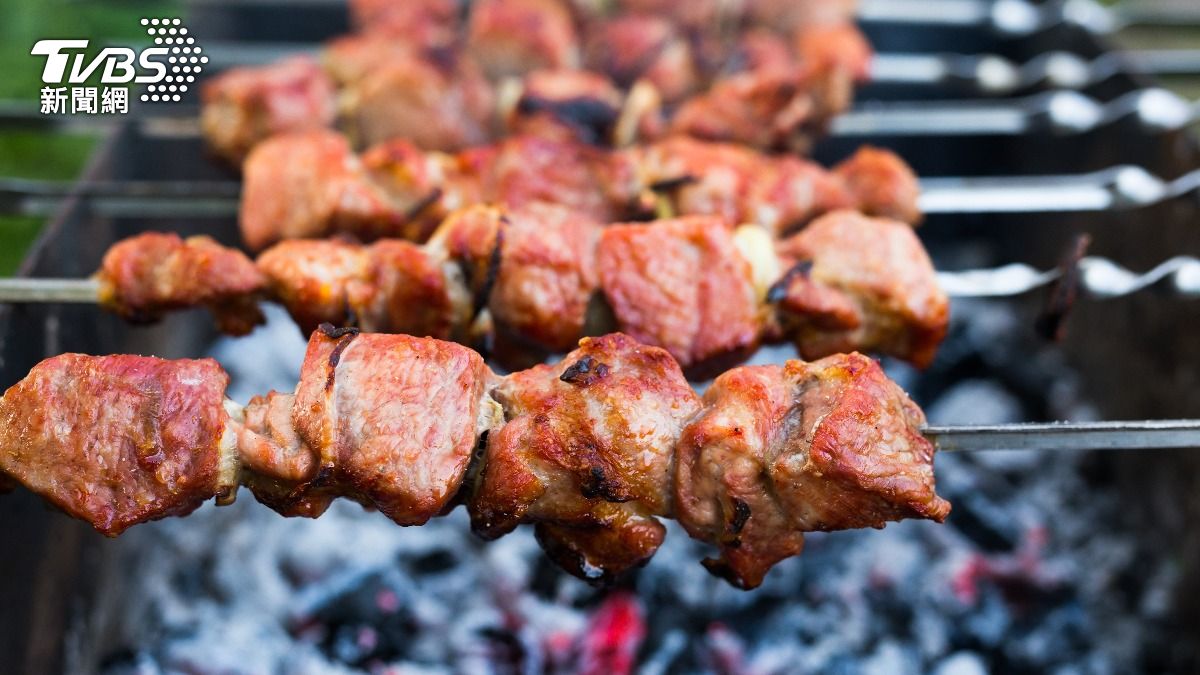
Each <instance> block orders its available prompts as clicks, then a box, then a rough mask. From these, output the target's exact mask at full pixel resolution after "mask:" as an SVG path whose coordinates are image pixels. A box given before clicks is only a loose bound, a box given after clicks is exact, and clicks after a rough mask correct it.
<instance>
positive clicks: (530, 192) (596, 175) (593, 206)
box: [461, 136, 625, 223]
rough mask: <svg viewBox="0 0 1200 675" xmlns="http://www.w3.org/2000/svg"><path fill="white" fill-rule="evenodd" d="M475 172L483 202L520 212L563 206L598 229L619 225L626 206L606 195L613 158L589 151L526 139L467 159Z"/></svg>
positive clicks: (558, 142)
mask: <svg viewBox="0 0 1200 675" xmlns="http://www.w3.org/2000/svg"><path fill="white" fill-rule="evenodd" d="M461 161H462V162H464V164H467V165H470V166H473V167H474V174H475V175H477V176H479V179H480V184H481V197H482V198H483V200H484V201H487V202H494V203H497V204H503V205H505V206H508V207H510V208H514V209H519V208H522V207H524V206H527V205H529V204H533V203H537V202H545V203H550V204H561V205H562V206H565V207H567V208H569V209H571V210H572V211H574V212H575V213H576V214H578V215H579V217H581V218H587V219H590V220H593V221H595V222H598V223H610V222H613V221H615V220H617V219H618V217H619V214H621V213H622V212H623V211H624V207H625V204H623V203H618V202H614V199H613V197H612V195H611V194H610V193H609V191H608V190H607V188H606V186H607V185H608V184H609V176H610V172H611V171H612V168H611V166H610V157H609V153H607V152H604V151H602V150H600V149H599V148H594V147H592V146H589V145H585V144H582V143H575V142H566V141H561V140H554V139H547V138H537V137H530V136H522V137H517V138H510V139H506V140H504V141H502V142H500V143H499V144H497V145H495V146H492V147H490V148H483V149H479V150H477V151H472V152H467V153H464V155H463V158H462V160H461Z"/></svg>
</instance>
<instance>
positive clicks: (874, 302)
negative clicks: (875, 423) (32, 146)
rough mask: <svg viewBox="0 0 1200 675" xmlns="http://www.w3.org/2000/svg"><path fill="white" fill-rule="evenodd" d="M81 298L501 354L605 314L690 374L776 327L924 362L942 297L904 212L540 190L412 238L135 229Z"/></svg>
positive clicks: (565, 346)
mask: <svg viewBox="0 0 1200 675" xmlns="http://www.w3.org/2000/svg"><path fill="white" fill-rule="evenodd" d="M96 278H97V280H98V282H99V288H100V290H99V293H98V299H99V300H100V302H101V303H102V304H103V305H104V306H106V307H107V308H109V309H111V310H113V311H115V312H117V313H118V314H121V315H122V316H125V317H127V318H131V319H142V320H146V319H150V318H153V317H155V316H158V315H161V314H162V313H163V312H164V311H169V310H173V309H178V308H184V307H195V306H206V307H209V308H210V309H211V310H212V311H213V313H214V314H215V315H216V317H217V320H218V324H219V325H220V326H221V328H222V329H223V330H225V331H226V332H230V333H234V334H240V333H244V332H247V331H248V330H249V329H250V328H252V327H253V326H254V325H255V324H256V323H258V321H259V319H260V315H259V313H258V308H257V306H255V304H254V302H255V301H256V300H257V299H258V298H259V297H260V296H263V295H266V296H269V297H272V298H274V299H276V300H278V301H279V302H281V303H282V304H283V305H284V306H286V307H287V309H288V310H289V311H290V312H291V314H292V316H293V317H294V318H295V319H296V321H297V322H298V323H299V324H300V325H301V327H302V328H303V329H305V330H311V329H313V328H315V327H316V326H317V325H318V324H320V323H325V322H329V323H333V324H336V325H343V324H346V323H351V324H354V325H357V326H358V327H361V328H363V329H365V330H369V331H379V332H397V333H399V332H403V333H410V334H415V335H428V336H432V337H437V338H443V339H454V340H457V341H463V342H467V343H474V342H476V341H478V340H480V338H481V337H483V336H481V335H479V334H478V331H479V330H481V328H482V329H486V328H487V326H488V325H489V324H490V326H491V330H490V331H489V332H491V333H492V334H493V335H492V337H493V338H494V339H495V341H496V353H497V356H498V357H499V358H500V359H501V360H502V361H504V362H506V363H510V364H528V363H530V362H537V361H540V360H542V358H544V357H545V355H546V354H547V353H562V352H565V351H567V350H569V349H571V347H572V346H573V345H574V344H575V343H576V342H577V341H578V340H579V339H580V338H581V337H583V336H584V335H589V334H590V335H596V334H600V333H604V332H608V331H610V330H621V331H623V332H626V333H629V334H631V335H633V336H634V337H635V338H637V339H639V340H641V341H643V342H645V343H647V344H652V345H655V346H660V347H663V348H665V349H666V350H667V351H669V352H670V353H671V354H672V356H673V357H674V358H675V359H676V360H677V361H679V363H681V364H682V365H683V366H684V368H686V369H688V370H689V372H692V373H694V374H700V373H703V372H705V371H707V370H711V369H712V368H713V367H714V366H716V367H720V366H723V365H728V364H730V363H733V362H737V361H739V360H741V359H742V358H744V357H746V356H748V355H749V354H751V353H752V352H753V351H755V350H756V349H757V348H758V346H759V345H760V344H761V343H762V342H777V341H781V340H792V341H794V342H795V344H796V346H797V348H798V349H799V351H800V353H801V354H803V355H804V356H805V357H806V358H817V357H821V356H825V355H827V354H831V353H836V352H841V351H851V350H856V349H857V350H864V351H878V352H882V353H886V354H890V355H894V356H897V357H900V358H904V359H907V360H909V361H912V362H913V363H915V364H917V365H922V366H923V365H927V364H928V363H929V362H930V361H931V360H932V358H933V355H934V353H935V351H936V349H937V346H938V344H939V343H940V342H941V339H942V337H943V335H944V333H945V331H946V326H947V321H948V301H947V299H946V296H945V294H944V293H943V292H942V291H941V290H940V287H939V286H938V283H937V278H936V274H935V272H934V269H933V266H932V263H931V262H930V260H929V257H928V256H927V255H926V253H925V251H924V249H923V248H922V247H921V244H920V241H919V240H918V239H917V237H916V235H915V234H914V233H913V231H912V229H911V228H910V227H908V226H907V225H904V224H902V223H897V222H894V221H887V220H883V219H871V218H867V217H865V216H862V215H859V214H857V213H854V212H848V211H844V212H836V213H833V214H830V215H827V216H825V217H823V218H821V219H819V220H817V221H816V222H814V223H813V224H812V225H810V226H809V227H808V228H806V229H805V230H803V231H801V232H800V233H798V234H796V235H793V236H792V237H789V238H787V239H784V240H782V241H780V242H773V241H772V240H771V239H770V237H769V236H767V235H766V233H765V232H764V231H763V230H762V228H759V227H757V226H753V225H751V226H743V227H741V228H738V229H737V230H733V229H732V228H730V227H729V225H728V224H727V223H725V222H724V221H722V220H721V219H720V218H715V217H699V216H693V217H687V218H680V219H674V220H662V221H655V222H652V223H631V224H623V225H610V226H602V225H600V224H598V223H592V222H589V221H587V220H585V219H582V218H579V217H577V216H576V215H575V214H574V213H572V212H571V211H569V210H567V209H565V208H563V207H560V206H554V205H546V204H533V205H530V206H528V207H525V208H523V209H501V208H497V207H483V206H481V207H471V208H468V209H464V210H462V211H460V212H457V213H455V214H454V215H453V216H452V217H450V218H449V219H447V221H446V223H445V224H444V225H443V226H442V228H441V229H440V230H439V231H438V233H437V234H436V235H435V236H434V238H433V240H431V241H430V242H429V244H427V245H426V246H423V247H422V246H417V245H415V244H412V243H409V242H406V241H398V240H381V241H379V242H376V243H374V244H371V245H366V246H364V245H360V244H354V243H349V242H344V241H336V240H330V241H325V240H290V241H285V242H282V243H280V244H278V245H276V246H275V247H273V248H271V249H269V250H267V251H266V252H264V253H263V254H262V255H260V256H259V258H258V260H257V261H256V262H251V261H250V260H249V259H248V258H246V257H245V255H243V254H242V253H241V252H240V251H237V250H235V249H228V248H224V247H221V246H218V245H216V244H215V243H213V242H212V241H211V240H209V239H207V238H194V239H189V240H182V239H180V238H179V237H177V236H175V235H167V234H157V233H147V234H143V235H139V236H136V237H133V238H131V239H127V240H125V241H123V242H120V243H118V244H116V245H115V246H114V247H113V248H112V249H110V250H109V252H108V254H107V255H106V256H105V258H104V262H103V265H102V267H101V270H100V271H99V272H98V273H97V276H96Z"/></svg>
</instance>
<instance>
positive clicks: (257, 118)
mask: <svg viewBox="0 0 1200 675" xmlns="http://www.w3.org/2000/svg"><path fill="white" fill-rule="evenodd" d="M201 100H202V101H203V107H202V110H201V113H200V124H201V127H202V128H203V130H204V137H205V138H206V139H208V142H209V144H210V146H211V147H212V148H214V149H215V150H216V151H217V152H218V153H219V154H220V155H221V156H222V157H225V158H226V159H228V160H230V161H232V162H235V163H240V162H241V161H242V158H243V157H245V156H246V154H247V153H249V152H250V150H251V148H253V147H254V146H255V145H257V144H258V143H259V142H261V141H263V140H264V139H266V138H268V137H269V136H272V135H274V134H280V133H284V132H289V131H303V130H306V129H321V128H325V127H328V126H331V125H332V124H333V121H334V118H335V116H336V114H337V110H336V106H335V100H334V87H333V82H332V81H331V80H330V79H329V76H328V75H326V74H325V71H324V70H322V69H321V66H320V65H318V64H317V63H316V62H315V61H313V60H312V59H310V58H308V57H303V56H297V57H293V58H289V59H285V60H283V61H280V62H278V63H274V64H271V65H268V66H258V67H252V68H234V69H232V70H229V71H227V72H224V73H222V74H220V75H218V76H217V77H214V78H212V79H211V80H209V81H208V82H205V83H204V87H203V89H202V91H201Z"/></svg>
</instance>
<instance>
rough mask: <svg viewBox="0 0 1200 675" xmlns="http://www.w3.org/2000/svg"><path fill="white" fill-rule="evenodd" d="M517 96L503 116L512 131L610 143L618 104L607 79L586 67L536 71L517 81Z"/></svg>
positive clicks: (614, 127)
mask: <svg viewBox="0 0 1200 675" xmlns="http://www.w3.org/2000/svg"><path fill="white" fill-rule="evenodd" d="M522 84H523V87H522V90H521V95H520V97H519V98H518V99H517V101H516V105H515V107H514V108H513V110H512V111H511V112H510V113H509V115H508V120H507V122H506V124H507V127H508V129H507V130H508V132H509V133H510V134H513V135H522V136H538V137H541V138H553V139H561V140H563V141H568V142H569V141H572V140H578V141H582V142H584V143H591V144H595V145H608V144H610V143H611V142H612V139H613V134H614V132H615V129H616V125H617V120H618V118H619V117H620V115H621V107H622V103H623V99H622V95H621V92H620V91H619V90H618V89H617V88H616V86H615V85H614V84H613V83H612V82H611V81H610V80H609V79H608V78H606V77H604V76H603V75H601V74H599V73H595V72H591V71H587V70H574V69H565V68H564V69H558V70H536V71H534V72H532V73H529V74H528V75H527V76H526V77H525V78H524V79H523V80H522Z"/></svg>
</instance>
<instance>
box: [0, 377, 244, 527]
mask: <svg viewBox="0 0 1200 675" xmlns="http://www.w3.org/2000/svg"><path fill="white" fill-rule="evenodd" d="M228 383H229V377H228V376H227V375H226V374H225V372H224V371H222V370H221V368H220V367H219V366H218V365H217V364H216V362H215V361H212V360H209V359H204V360H200V361H185V360H178V361H164V360H162V359H156V358H149V357H140V356H85V355H82V354H63V355H61V356H56V357H54V358H51V359H47V360H45V361H42V362H41V363H40V364H38V365H37V366H35V367H34V369H33V370H32V371H31V372H30V373H29V375H28V376H27V377H26V378H25V379H24V380H22V381H21V382H19V383H17V384H16V385H14V386H13V387H12V388H10V389H9V390H8V391H7V392H5V394H4V396H3V398H0V475H3V474H7V475H8V476H9V477H11V478H13V479H15V480H17V481H18V482H20V483H21V484H22V485H24V486H25V487H27V488H29V489H30V490H32V491H34V492H36V493H38V494H39V495H41V496H42V497H44V498H45V499H47V500H48V501H49V502H51V503H52V504H54V505H55V506H57V507H58V508H60V509H62V510H63V511H66V512H67V513H68V514H70V515H72V516H75V517H76V518H81V519H83V520H86V521H87V522H88V523H90V524H91V525H92V527H94V528H96V529H97V530H99V531H100V532H102V533H104V534H106V535H108V536H116V535H118V534H120V533H121V532H123V531H124V530H125V529H126V528H128V527H129V526H131V525H136V524H137V523H143V522H146V521H150V520H157V519H159V518H165V517H167V516H182V515H187V514H188V513H191V512H192V511H193V510H195V509H196V507H198V506H200V504H202V503H203V502H204V501H205V500H207V499H211V498H213V497H218V498H231V497H232V496H233V494H234V492H235V491H236V489H237V478H238V477H237V466H238V464H237V452H236V450H237V448H236V445H235V443H234V440H233V436H232V435H227V433H226V426H227V423H228V421H229V415H228V414H227V413H226V411H225V408H224V394H225V387H226V386H227V385H228Z"/></svg>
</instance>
